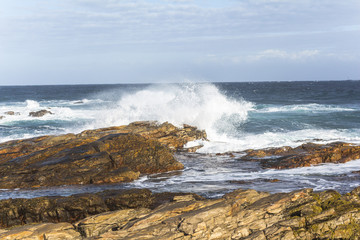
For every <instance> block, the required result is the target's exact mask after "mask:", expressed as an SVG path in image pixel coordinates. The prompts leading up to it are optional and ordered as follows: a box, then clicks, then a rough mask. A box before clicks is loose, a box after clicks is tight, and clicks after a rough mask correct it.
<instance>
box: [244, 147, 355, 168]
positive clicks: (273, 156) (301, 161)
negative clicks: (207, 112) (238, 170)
mask: <svg viewBox="0 0 360 240" xmlns="http://www.w3.org/2000/svg"><path fill="white" fill-rule="evenodd" d="M246 153H247V154H246V155H245V156H244V157H242V158H241V159H242V160H246V161H258V162H260V163H261V165H262V166H263V167H264V168H276V169H285V168H296V167H308V166H311V165H317V164H321V163H345V162H348V161H351V160H356V159H359V158H360V146H359V145H353V144H350V143H343V142H334V143H329V144H314V143H307V144H303V145H301V146H299V147H296V148H291V147H280V148H268V149H260V150H247V151H246Z"/></svg>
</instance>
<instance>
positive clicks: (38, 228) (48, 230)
mask: <svg viewBox="0 0 360 240" xmlns="http://www.w3.org/2000/svg"><path fill="white" fill-rule="evenodd" d="M0 239H4V240H5V239H8V240H18V239H19V240H20V239H28V240H31V239H34V240H40V239H47V240H57V239H63V240H67V239H69V240H71V239H73V240H81V239H82V237H81V235H80V233H79V232H77V231H75V228H74V226H73V225H71V224H70V223H57V224H53V223H42V224H37V225H27V226H23V227H20V228H14V229H12V230H10V231H7V232H4V233H0Z"/></svg>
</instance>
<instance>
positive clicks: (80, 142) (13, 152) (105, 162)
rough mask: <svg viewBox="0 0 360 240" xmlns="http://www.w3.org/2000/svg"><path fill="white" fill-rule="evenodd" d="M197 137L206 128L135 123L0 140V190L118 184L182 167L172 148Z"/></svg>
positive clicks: (202, 137) (203, 136)
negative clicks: (76, 132)
mask: <svg viewBox="0 0 360 240" xmlns="http://www.w3.org/2000/svg"><path fill="white" fill-rule="evenodd" d="M195 139H206V134H205V132H204V131H199V130H197V129H196V128H195V127H191V126H187V125H185V126H184V127H183V128H177V127H175V126H173V125H171V124H169V123H163V124H157V123H154V122H136V123H132V124H129V125H127V126H120V127H111V128H104V129H96V130H87V131H84V132H82V133H80V134H76V135H75V134H66V135H60V136H42V137H37V138H31V139H24V140H16V141H10V142H6V143H2V144H0V188H7V189H9V188H32V187H41V186H59V185H72V184H104V183H118V182H127V181H132V180H134V179H137V178H138V177H139V175H140V174H141V173H145V174H148V173H159V172H166V171H172V170H180V169H182V168H183V165H182V164H181V163H180V162H178V161H176V160H175V158H174V157H173V154H172V149H173V150H176V149H179V148H182V147H183V146H184V144H185V143H187V142H188V141H192V140H195Z"/></svg>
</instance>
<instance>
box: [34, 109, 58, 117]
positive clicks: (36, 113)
mask: <svg viewBox="0 0 360 240" xmlns="http://www.w3.org/2000/svg"><path fill="white" fill-rule="evenodd" d="M46 114H53V113H52V112H50V111H48V110H45V109H43V110H40V111H37V112H30V113H29V116H30V117H42V116H44V115H46Z"/></svg>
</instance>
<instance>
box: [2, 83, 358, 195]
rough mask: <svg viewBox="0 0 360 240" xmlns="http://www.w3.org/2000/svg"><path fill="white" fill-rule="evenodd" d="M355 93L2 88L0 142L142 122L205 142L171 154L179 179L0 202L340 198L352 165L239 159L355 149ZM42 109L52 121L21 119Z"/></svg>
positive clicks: (336, 87)
mask: <svg viewBox="0 0 360 240" xmlns="http://www.w3.org/2000/svg"><path fill="white" fill-rule="evenodd" d="M359 92H360V81H308V82H244V83H243V82H242V83H182V84H116V85H63V86H0V142H5V141H9V140H13V139H21V138H29V137H34V136H41V135H49V134H64V133H69V132H71V133H79V132H81V131H83V130H86V129H94V128H100V127H109V126H117V125H124V124H128V123H130V122H134V121H140V120H151V121H153V120H156V121H159V122H165V121H168V122H170V123H173V124H174V125H177V126H181V125H182V124H189V125H193V126H197V127H198V128H200V129H205V130H206V132H207V134H208V138H209V140H210V141H209V142H205V141H203V142H192V143H189V144H188V146H192V145H196V144H203V145H204V147H202V148H201V149H199V150H198V151H197V152H196V153H177V154H176V157H177V159H178V160H179V161H181V162H182V163H183V164H184V166H185V169H184V170H182V171H174V172H169V173H162V174H153V175H144V176H142V177H141V178H140V179H139V180H137V181H134V182H131V183H125V184H112V185H87V186H61V187H56V188H40V189H36V190H32V189H15V190H9V189H1V190H0V199H1V198H2V199H4V198H10V197H11V198H19V197H27V198H29V197H37V196H44V195H47V196H49V195H64V196H67V195H71V194H74V193H82V192H96V191H101V190H105V189H122V188H134V187H136V188H149V189H151V190H153V191H155V192H162V191H173V192H195V193H198V194H200V195H203V196H206V197H210V198H211V197H219V196H221V195H223V194H224V193H226V192H229V191H231V190H234V189H237V188H252V189H256V190H261V191H268V192H289V191H292V190H295V189H300V188H313V189H314V190H315V191H320V190H325V189H335V190H337V191H340V192H341V193H345V192H348V191H350V190H352V189H353V188H354V187H357V186H359V185H360V174H357V173H353V171H359V170H360V160H354V161H350V162H348V163H345V164H323V165H318V166H312V167H304V168H297V169H287V170H286V169H285V170H274V169H262V168H261V167H260V166H259V165H258V164H257V163H252V162H251V163H250V162H243V161H241V160H239V159H238V158H239V157H240V156H241V155H242V153H241V152H242V151H244V150H246V149H261V148H267V147H280V146H291V147H296V146H299V145H301V144H303V143H307V142H312V143H329V142H335V141H344V142H351V143H355V144H358V143H360V94H359ZM43 109H45V110H48V111H50V112H51V113H52V114H47V115H45V116H43V117H39V118H34V117H31V116H29V113H30V112H33V111H39V110H43ZM9 111H12V112H13V115H9V114H8V112H9ZM225 152H235V158H233V157H232V158H231V157H229V156H227V155H218V154H216V153H225ZM272 179H277V180H278V181H276V182H274V181H271V180H272Z"/></svg>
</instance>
